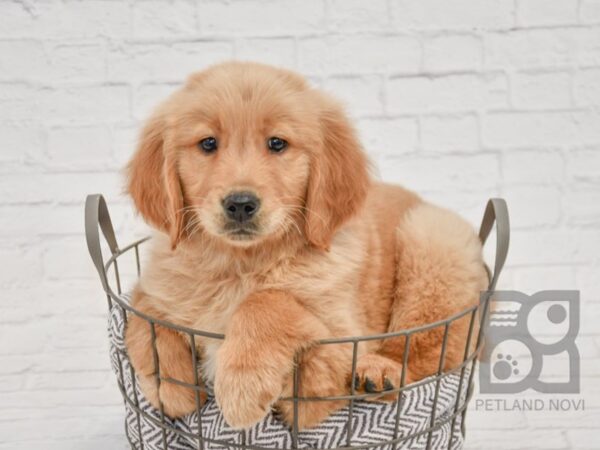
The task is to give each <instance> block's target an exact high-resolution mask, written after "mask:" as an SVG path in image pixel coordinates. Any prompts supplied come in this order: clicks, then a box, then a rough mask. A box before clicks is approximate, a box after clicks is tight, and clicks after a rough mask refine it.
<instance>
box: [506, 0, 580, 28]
mask: <svg viewBox="0 0 600 450" xmlns="http://www.w3.org/2000/svg"><path fill="white" fill-rule="evenodd" d="M577 4H578V2H577V0H560V1H550V2H547V1H545V0H517V17H518V22H519V24H520V25H521V26H537V25H571V24H576V23H577Z"/></svg>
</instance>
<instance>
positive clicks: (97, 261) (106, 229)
mask: <svg viewBox="0 0 600 450" xmlns="http://www.w3.org/2000/svg"><path fill="white" fill-rule="evenodd" d="M98 226H100V229H101V230H102V234H103V235H104V239H106V242H107V243H108V248H109V249H110V251H111V253H112V254H113V255H114V254H115V253H117V252H118V251H119V247H118V246H117V239H116V237H115V230H114V228H113V224H112V221H111V220H110V214H109V213H108V207H107V206H106V201H105V200H104V197H103V196H102V194H92V195H88V196H87V198H86V199H85V239H86V241H87V247H88V251H89V253H90V256H91V257H92V261H93V263H94V265H95V266H96V270H97V271H98V275H100V281H101V282H102V287H103V288H104V291H105V292H108V291H109V289H108V280H107V278H106V270H105V269H104V258H103V257H102V248H101V247H100V233H99V232H98Z"/></svg>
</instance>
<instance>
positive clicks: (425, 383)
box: [85, 194, 509, 450]
mask: <svg viewBox="0 0 600 450" xmlns="http://www.w3.org/2000/svg"><path fill="white" fill-rule="evenodd" d="M494 224H496V255H495V264H494V270H493V272H491V273H490V271H489V270H488V273H490V277H489V278H490V282H489V287H488V290H487V291H485V292H483V293H482V295H481V301H480V302H479V304H476V305H473V306H472V307H470V308H467V309H465V310H464V311H461V312H459V313H457V314H455V315H453V316H451V317H448V318H447V319H445V320H441V321H438V322H435V323H430V324H427V325H424V326H420V327H416V328H412V329H406V330H401V331H396V332H392V333H384V334H378V335H370V336H353V337H343V338H334V339H324V340H321V341H318V342H316V343H315V345H349V346H351V347H352V366H351V367H352V374H351V378H350V379H351V380H353V379H354V377H355V374H356V366H357V355H358V354H359V352H358V346H359V345H360V344H361V343H364V342H366V341H373V340H379V341H382V342H383V341H384V340H385V339H391V338H397V337H399V336H402V337H404V343H405V345H404V354H403V364H402V374H401V377H400V386H399V387H397V388H395V389H394V390H391V391H387V392H386V394H391V393H398V400H396V401H395V402H394V403H392V404H390V403H387V404H384V403H374V402H361V400H365V399H368V398H369V397H375V396H378V395H379V396H380V395H381V394H376V393H357V392H355V388H354V386H353V383H350V386H349V387H348V393H347V395H341V396H335V397H303V396H301V395H299V391H300V386H299V384H300V377H299V376H298V374H299V372H300V371H301V370H302V366H301V363H300V362H299V359H297V364H295V365H294V373H293V377H292V379H293V395H292V396H290V397H286V398H281V399H280V401H282V402H291V404H292V405H293V406H292V407H293V409H292V410H293V421H292V422H293V423H292V426H291V427H290V428H289V429H288V428H285V430H284V427H283V424H281V423H279V424H278V423H277V420H276V419H273V418H271V419H270V420H271V422H270V423H269V424H268V425H269V426H270V427H271V428H273V427H281V428H278V430H279V433H280V434H271V435H267V436H266V437H265V436H259V437H257V435H260V430H259V429H258V428H257V429H255V430H254V431H252V430H242V431H233V430H229V431H228V432H227V433H225V434H223V433H221V434H219V432H220V431H222V430H221V429H222V428H224V427H225V428H226V427H227V426H226V424H224V422H223V421H222V420H221V421H220V422H219V420H217V421H216V422H215V420H214V418H215V414H217V415H218V408H217V407H216V405H215V404H214V402H213V405H212V409H211V405H208V406H207V405H206V404H204V405H203V404H201V402H200V392H202V391H204V392H207V394H208V395H209V396H210V395H211V394H212V392H211V389H210V386H206V384H205V383H202V382H201V378H200V377H201V376H200V375H199V374H198V372H199V362H198V358H197V355H196V340H197V339H199V338H202V339H215V340H222V339H224V338H225V336H224V335H221V334H216V333H211V332H207V331H202V330H195V329H191V328H186V327H182V326H178V325H175V324H172V323H168V322H165V321H163V320H158V319H156V318H153V317H150V316H148V315H146V314H143V313H141V312H140V311H137V310H136V309H135V308H133V307H132V306H131V305H130V304H129V301H128V295H127V294H126V293H124V289H123V286H122V272H123V269H121V270H120V268H119V263H120V262H122V260H123V259H125V258H124V255H129V256H130V257H131V255H133V258H131V261H130V264H131V265H133V267H130V268H129V269H130V270H129V273H130V274H133V277H134V278H137V277H139V275H140V272H141V268H142V265H141V258H140V246H141V245H142V244H143V243H144V242H146V241H147V240H148V239H149V238H144V239H140V240H138V241H135V242H133V243H131V244H129V245H127V246H125V247H122V248H120V247H119V246H118V245H117V240H116V237H115V233H114V228H113V225H112V222H111V220H110V216H109V212H108V208H107V206H106V202H105V200H104V198H103V197H102V196H101V195H99V194H96V195H89V196H88V197H87V199H86V205H85V230H86V240H87V245H88V250H89V253H90V256H91V257H92V261H93V263H94V265H95V266H96V269H97V271H98V274H99V276H100V281H101V283H102V287H103V289H104V292H105V294H106V297H107V300H108V306H109V311H110V317H111V322H110V325H109V333H110V335H111V338H112V343H111V358H112V362H113V368H114V369H115V372H116V374H117V382H118V386H119V389H120V391H121V394H122V396H123V399H124V402H125V407H126V411H127V417H126V421H125V433H126V436H127V439H128V442H129V444H130V445H131V448H134V449H162V450H167V449H169V448H176V449H184V448H190V449H192V448H197V449H201V450H205V449H213V448H220V449H236V450H237V449H239V450H271V449H274V448H276V449H280V450H287V449H294V450H296V449H300V448H318V449H323V450H325V449H327V450H332V449H335V450H366V449H382V450H383V449H385V450H388V449H389V450H392V449H393V450H396V449H399V448H427V449H429V448H448V449H453V448H461V447H462V443H463V442H464V437H465V415H466V412H467V406H468V403H469V400H470V399H471V397H472V394H473V376H474V373H475V366H476V362H477V356H478V354H479V352H480V350H481V348H482V346H483V337H484V336H483V334H484V333H483V332H484V330H485V326H484V321H485V320H486V318H487V311H488V305H489V299H490V297H491V295H492V293H493V291H494V289H495V286H496V283H497V281H498V277H499V274H500V271H501V270H502V267H503V265H504V262H505V260H506V255H507V251H508V242H509V222H508V211H507V208H506V203H505V202H504V200H502V199H491V200H490V201H489V202H488V204H487V207H486V210H485V213H484V217H483V220H482V224H481V228H480V231H479V237H480V239H481V241H482V243H485V241H486V240H487V237H488V236H489V234H490V232H491V230H492V228H493V226H494ZM99 228H100V229H101V230H102V234H103V235H104V238H105V240H106V243H107V244H108V249H109V251H110V257H109V258H108V260H106V261H104V258H103V255H102V249H101V242H100V233H99ZM111 272H112V274H111ZM109 274H110V275H111V276H110V279H114V281H109ZM131 315H136V316H138V317H140V318H142V319H143V320H145V321H146V322H147V323H148V326H149V328H150V331H151V337H152V347H153V356H154V367H155V374H154V381H155V383H156V387H157V388H159V387H160V385H161V383H175V384H179V385H183V386H186V387H188V388H190V389H192V390H193V391H194V392H195V397H196V411H195V413H193V414H191V415H190V416H189V417H186V418H184V419H176V420H174V419H170V418H169V417H167V416H166V415H165V413H164V411H163V407H162V404H160V408H159V409H156V408H153V407H152V406H151V405H149V403H148V402H147V400H145V398H143V393H142V392H141V390H140V389H139V382H138V380H137V377H136V374H135V370H134V369H133V366H132V365H131V364H130V362H129V359H128V357H127V352H126V349H125V346H124V330H125V328H126V326H127V320H128V317H131ZM461 320H462V321H468V324H469V325H468V333H467V335H466V339H465V346H464V356H463V358H462V362H461V363H460V364H458V365H456V367H452V368H450V369H448V368H446V369H444V358H445V354H446V345H447V341H448V330H449V329H450V327H451V325H452V324H453V323H456V322H457V321H461ZM157 326H160V327H165V328H169V329H172V330H176V331H178V332H179V333H180V334H181V335H183V336H187V338H188V339H189V344H190V349H191V352H192V359H193V361H194V365H195V367H196V371H195V373H194V383H193V384H189V383H184V382H183V381H181V380H175V379H171V378H167V377H164V376H161V374H160V371H159V355H158V351H157V348H156V331H155V330H156V327H157ZM434 329H439V330H442V332H443V340H442V343H441V349H440V351H439V365H438V370H437V373H435V374H433V375H432V376H430V377H428V378H425V379H423V380H421V381H418V382H416V383H411V384H405V375H406V373H405V371H406V367H407V362H408V355H409V351H410V346H409V342H410V341H411V337H412V336H414V335H416V334H417V333H423V332H427V331H431V330H434ZM448 392H451V393H452V395H451V396H450V397H449V396H448V395H447V394H448ZM419 396H420V397H419ZM423 396H425V397H426V398H425V400H423V398H424V397H423ZM209 398H210V397H209ZM449 398H450V400H449ZM334 400H335V401H337V400H342V401H345V402H347V405H348V406H347V407H345V408H344V409H343V410H342V411H339V412H337V413H335V414H334V416H335V417H334V418H333V419H331V421H329V422H327V423H328V424H329V425H328V431H327V433H326V434H327V436H328V439H330V440H329V441H327V442H326V441H325V440H323V439H322V436H323V435H324V434H323V433H321V434H319V433H318V431H310V430H309V431H307V432H304V431H303V430H299V429H298V428H299V427H298V408H299V405H300V404H301V402H318V401H334ZM417 401H420V402H422V404H421V405H420V406H419V407H418V408H413V409H414V411H415V412H414V415H412V416H411V414H413V410H411V409H410V408H411V405H412V404H413V403H415V402H417ZM365 405H368V406H365ZM373 405H379V406H373ZM368 408H371V409H368ZM373 408H379V410H376V411H375V413H374V414H375V415H376V417H385V423H383V424H376V425H381V426H377V427H376V426H374V425H372V423H373V421H374V420H375V422H376V421H377V420H379V419H373V417H370V418H367V419H368V420H366V423H368V424H371V425H367V426H366V428H365V421H364V420H363V422H361V424H359V422H360V420H361V419H360V417H359V418H357V416H358V415H360V414H363V415H364V414H367V416H368V414H370V413H369V411H371V410H373ZM416 411H418V412H416ZM424 411H425V413H424ZM424 414H425V417H424ZM417 415H418V418H419V420H421V422H419V425H418V426H415V425H414V423H415V422H418V421H417V420H416V418H417ZM381 420H384V419H381ZM209 421H211V425H210V426H208V425H207V422H209ZM407 423H408V424H409V425H410V426H409V427H408V428H406V427H404V425H406V424H407ZM359 425H360V426H359ZM335 427H338V429H337V431H336V433H333V432H331V430H332V429H335ZM263 428H267V427H266V426H264V427H263ZM370 428H371V429H370ZM374 428H377V430H376V431H377V432H374V431H373V429H374ZM148 430H149V431H148ZM215 430H217V432H216V433H215ZM310 433H313V434H312V435H311V434H310ZM315 433H316V434H315ZM378 433H379V434H378ZM332 434H335V435H336V438H335V440H331V435H332ZM315 436H318V437H319V438H317V437H315ZM365 436H367V437H365ZM307 437H308V438H307Z"/></svg>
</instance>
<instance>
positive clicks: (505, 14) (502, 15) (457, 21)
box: [390, 0, 514, 30]
mask: <svg viewBox="0 0 600 450" xmlns="http://www.w3.org/2000/svg"><path fill="white" fill-rule="evenodd" d="M390 4H391V6H392V16H393V18H394V23H395V25H396V26H397V27H398V28H399V29H405V28H417V29H442V30H448V29H472V28H482V29H495V28H499V29H505V28H510V27H512V26H513V24H514V16H513V14H514V4H513V2H512V1H508V0H497V1H494V0H480V1H477V2H475V3H474V2H470V1H468V0H457V1H452V2H440V1H437V0H400V1H395V2H391V3H390Z"/></svg>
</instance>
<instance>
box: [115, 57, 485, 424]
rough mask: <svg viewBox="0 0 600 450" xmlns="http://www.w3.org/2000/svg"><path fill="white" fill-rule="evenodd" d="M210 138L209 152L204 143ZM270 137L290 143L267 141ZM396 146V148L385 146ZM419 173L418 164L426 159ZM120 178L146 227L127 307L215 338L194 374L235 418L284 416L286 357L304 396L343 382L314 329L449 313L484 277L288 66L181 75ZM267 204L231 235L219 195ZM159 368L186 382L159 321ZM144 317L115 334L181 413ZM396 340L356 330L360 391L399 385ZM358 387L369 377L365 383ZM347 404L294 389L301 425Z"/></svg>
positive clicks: (454, 221) (407, 322)
mask: <svg viewBox="0 0 600 450" xmlns="http://www.w3.org/2000/svg"><path fill="white" fill-rule="evenodd" d="M207 136H215V137H216V138H217V139H218V142H219V148H218V150H217V151H216V152H215V153H214V154H204V153H203V152H202V151H200V150H199V149H198V147H197V144H198V142H199V141H200V140H202V139H204V138H206V137H207ZM271 136H278V137H280V138H284V139H286V140H287V141H288V142H289V148H288V149H287V150H286V151H285V152H283V153H281V154H273V153H271V152H269V151H268V149H267V147H266V145H265V142H266V140H267V139H268V138H269V137H271ZM390 144H393V143H390ZM424 170H426V168H424ZM128 175H129V184H128V189H129V192H130V194H131V196H132V197H133V199H134V201H135V204H136V206H137V208H138V209H139V211H140V212H141V214H142V215H143V216H144V218H146V220H148V222H150V223H151V224H152V225H154V227H155V228H157V230H158V232H157V233H156V235H155V237H154V239H153V240H152V255H151V257H150V260H149V263H148V264H147V267H146V268H145V271H144V272H143V275H142V277H141V279H140V281H139V284H138V285H137V287H136V289H135V292H134V297H133V302H134V306H135V307H136V308H137V309H139V310H141V311H143V312H145V313H147V314H150V315H152V316H155V317H157V318H160V319H163V320H167V321H169V322H172V323H175V324H178V325H183V326H187V327H191V328H196V329H200V330H206V331H211V332H215V333H224V334H225V335H226V338H225V340H224V341H219V340H216V339H210V338H197V340H196V345H197V350H198V354H199V355H200V356H201V364H202V368H203V373H204V376H205V377H206V378H207V379H210V380H211V381H213V382H214V389H215V395H216V399H217V402H218V404H219V406H220V408H221V410H222V411H223V414H224V416H225V419H226V420H227V422H228V423H229V425H231V426H232V427H235V428H245V427H248V426H250V425H252V424H253V423H255V422H257V421H259V420H260V419H261V418H263V417H264V416H265V414H267V412H268V411H269V409H270V408H272V407H277V408H278V409H279V410H280V411H281V412H282V414H283V417H284V418H285V419H286V420H287V421H288V423H289V422H291V417H292V409H291V407H292V405H291V404H290V403H289V402H283V401H278V398H279V397H281V396H288V395H291V389H292V381H291V374H292V368H293V361H294V356H295V355H299V357H300V361H301V367H302V370H301V373H300V379H301V383H300V386H301V388H300V394H301V395H303V396H328V395H345V394H347V393H348V392H349V383H350V381H351V380H349V375H350V373H351V361H352V346H351V345H348V344H345V345H325V346H313V345H312V343H313V342H314V341H315V340H318V339H323V338H330V337H342V336H355V335H369V334H374V333H383V332H386V331H394V330H399V329H403V328H409V327H413V326H417V325H422V324H425V323H429V322H433V321H436V320H440V319H442V318H446V317H448V316H449V315H451V314H453V313H456V312H458V311H461V310H462V309H464V308H466V307H467V306H470V305H472V304H474V303H475V302H477V300H478V297H479V292H480V290H482V289H484V288H485V283H486V275H485V270H484V267H483V263H482V256H481V246H480V243H479V241H478V238H477V236H476V235H475V233H474V232H473V230H472V228H471V227H470V226H469V225H468V224H467V223H466V222H464V221H463V220H462V219H460V218H459V217H457V216H456V215H455V214H453V213H451V212H449V211H447V210H444V209H441V208H438V207H435V206H432V205H430V204H427V203H425V202H424V201H422V200H421V199H420V198H419V197H418V196H416V195H415V194H413V193H411V192H409V191H406V190H404V189H402V188H400V187H394V186H390V185H384V184H381V183H376V182H374V181H372V180H371V179H370V177H369V175H368V172H367V161H366V158H365V156H364V153H363V151H362V148H361V145H360V143H359V141H358V140H357V138H356V135H355V132H354V130H353V128H352V126H351V124H350V123H349V121H348V119H347V118H346V116H345V114H344V112H343V110H342V109H341V107H340V106H339V105H338V104H337V103H336V102H335V101H334V100H332V99H331V98H329V97H328V96H326V95H325V94H323V93H321V92H319V91H317V90H314V89H312V88H310V87H309V86H308V85H307V83H306V82H305V81H304V80H303V79H302V78H301V77H299V76H298V75H295V74H293V73H291V72H288V71H284V70H280V69H275V68H272V67H268V66H263V65H259V64H250V63H227V64H222V65H218V66H215V67H212V68H210V69H208V70H206V71H203V72H201V73H199V74H196V75H193V76H192V77H191V78H190V79H189V80H188V82H187V84H186V85H185V86H184V87H183V88H182V89H180V90H179V91H178V92H176V93H175V94H173V95H172V96H171V97H170V98H169V99H168V100H167V101H166V102H165V103H163V104H162V105H161V106H160V107H159V108H158V110H157V111H156V113H155V114H154V115H153V116H152V118H151V119H150V120H149V121H148V124H147V125H146V127H145V128H144V130H143V132H142V135H141V139H140V144H139V148H138V150H137V152H136V154H135V155H134V157H133V159H132V161H131V163H130V165H129V172H128ZM240 190H244V191H248V190H249V191H251V192H254V193H256V194H257V196H258V197H259V198H260V201H261V207H260V211H259V213H258V214H257V215H256V217H255V218H254V225H255V226H256V228H255V233H254V234H253V235H251V236H250V237H248V236H245V237H240V236H234V235H231V234H230V233H228V232H227V228H226V226H225V225H226V224H225V215H224V213H223V207H222V205H221V202H222V200H223V198H224V196H226V195H227V194H228V193H230V192H232V191H240ZM467 325H468V323H467V322H466V321H460V322H458V323H456V324H455V325H453V327H452V329H451V330H450V340H449V343H448V349H447V355H446V366H453V365H456V364H457V363H458V362H459V361H461V359H462V356H463V352H464V339H465V334H466V327H467ZM156 329H157V344H158V354H159V358H160V372H161V375H162V376H165V377H171V378H174V379H178V380H181V381H184V382H188V383H193V369H192V357H191V353H190V347H189V345H190V344H189V339H188V337H187V336H182V335H180V334H178V333H177V332H174V331H172V330H169V329H166V328H164V327H160V326H157V327H156ZM441 340H442V330H435V331H431V332H428V333H421V334H419V335H416V336H415V337H414V339H413V340H412V341H411V346H410V352H409V359H408V367H407V380H406V381H407V382H409V381H415V380H418V379H420V378H422V377H424V376H427V375H428V374H431V373H434V372H435V371H436V370H437V366H438V358H439V351H440V346H441V345H440V343H441ZM149 343H150V330H149V327H148V324H147V323H146V322H144V321H143V320H141V319H139V318H136V317H132V319H131V320H130V322H129V325H128V330H127V346H128V351H129V354H130V357H131V360H132V363H133V365H134V367H135V369H136V371H137V373H138V375H139V376H140V379H141V383H142V388H143V389H144V392H145V393H146V395H147V396H148V397H149V399H150V401H151V402H152V403H153V404H155V405H156V404H158V396H160V399H161V400H162V403H163V405H164V407H165V412H166V413H167V414H168V415H170V416H180V415H183V414H186V413H188V412H191V411H193V410H194V409H195V407H196V403H195V396H194V393H193V391H192V390H191V389H188V388H186V387H182V386H179V385H176V384H172V383H168V382H163V383H162V384H161V388H160V389H161V390H160V393H157V392H156V387H155V386H154V384H153V373H154V367H153V364H152V361H153V360H152V350H151V346H150V345H149ZM403 349H404V341H403V338H395V339H390V340H386V341H385V342H380V341H369V342H365V343H361V344H360V345H359V348H358V353H359V360H358V367H357V369H358V375H359V377H358V378H359V380H358V389H359V390H363V389H365V388H367V389H368V390H373V389H375V390H379V391H381V390H384V389H385V388H386V387H388V385H389V383H390V382H391V383H392V384H393V385H396V386H397V385H398V383H399V376H400V371H401V364H400V362H401V361H402V356H403ZM367 383H370V386H366V384H367ZM343 405H344V402H341V401H330V402H301V403H300V408H299V426H300V427H307V426H312V425H315V424H317V423H319V422H320V421H322V420H323V419H324V418H326V417H327V415H328V414H329V413H330V412H331V411H332V410H334V409H336V408H339V407H342V406H343Z"/></svg>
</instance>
